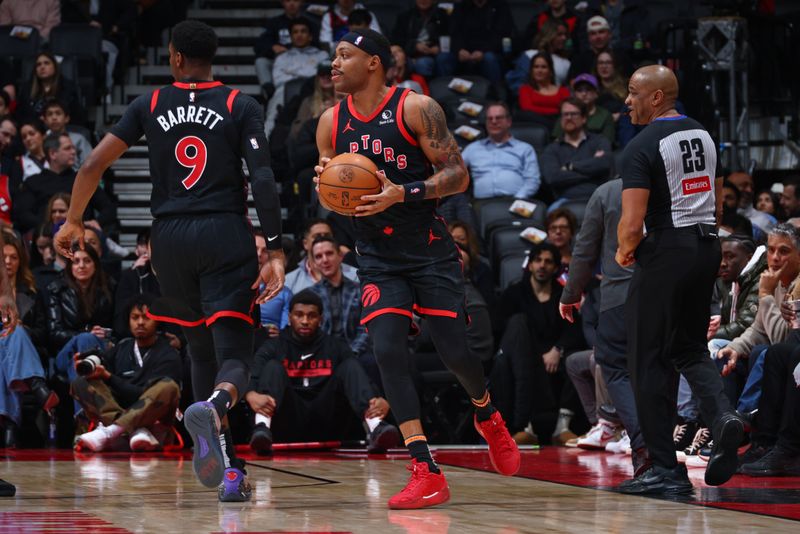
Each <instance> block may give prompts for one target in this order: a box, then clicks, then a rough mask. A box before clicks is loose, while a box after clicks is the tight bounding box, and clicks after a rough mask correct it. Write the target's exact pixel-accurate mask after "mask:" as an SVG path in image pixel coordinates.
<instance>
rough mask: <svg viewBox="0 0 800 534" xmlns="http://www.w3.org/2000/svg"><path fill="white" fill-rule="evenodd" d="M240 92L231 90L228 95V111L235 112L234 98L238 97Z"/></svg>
mask: <svg viewBox="0 0 800 534" xmlns="http://www.w3.org/2000/svg"><path fill="white" fill-rule="evenodd" d="M238 94H239V90H238V89H234V90H233V91H231V94H229V95H228V101H227V102H226V105H227V106H228V113H233V99H234V98H236V95H238Z"/></svg>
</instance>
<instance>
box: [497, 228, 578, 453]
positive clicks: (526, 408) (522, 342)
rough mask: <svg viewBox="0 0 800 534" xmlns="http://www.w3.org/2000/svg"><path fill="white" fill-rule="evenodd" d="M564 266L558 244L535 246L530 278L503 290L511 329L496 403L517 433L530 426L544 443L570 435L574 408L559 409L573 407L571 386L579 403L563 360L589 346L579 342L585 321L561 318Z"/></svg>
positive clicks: (500, 361) (504, 342) (504, 318)
mask: <svg viewBox="0 0 800 534" xmlns="http://www.w3.org/2000/svg"><path fill="white" fill-rule="evenodd" d="M560 264H561V257H560V254H559V252H558V249H557V248H556V247H555V245H552V244H550V243H546V242H542V243H538V244H535V245H533V246H532V247H531V250H530V253H529V254H528V262H527V266H526V276H523V278H522V280H520V281H519V282H517V283H515V284H512V285H510V286H509V287H508V288H506V290H505V291H503V294H502V295H501V296H500V304H499V306H498V312H499V313H500V324H504V325H506V328H505V332H504V333H503V336H502V339H501V342H500V350H501V353H498V356H497V358H496V359H495V364H494V368H493V370H492V378H491V380H490V383H491V384H492V386H493V389H492V390H491V394H492V399H493V402H494V404H495V406H496V407H497V409H498V410H500V412H501V413H502V414H503V418H504V419H505V420H506V421H508V423H507V424H508V430H509V432H510V433H511V435H512V436H514V435H515V434H517V433H519V432H522V431H523V430H524V429H525V428H526V427H527V426H528V423H529V422H530V423H532V429H533V433H534V435H535V436H536V437H537V438H538V442H539V443H541V444H548V443H549V442H550V440H551V436H552V437H557V436H559V435H560V434H561V433H562V432H563V431H565V430H566V429H567V427H568V423H569V419H570V418H571V417H572V415H573V414H574V412H573V411H572V410H570V409H568V408H562V409H561V410H559V405H561V406H565V405H566V404H568V403H565V402H564V400H566V399H567V398H568V395H569V394H568V392H567V391H564V390H565V388H571V392H572V396H573V397H575V399H574V401H575V402H574V404H576V405H577V396H576V395H575V394H574V391H575V390H574V388H572V386H571V384H569V380H568V379H567V376H566V372H565V369H564V364H563V361H562V359H563V358H562V357H563V356H564V355H565V351H569V349H570V348H578V349H580V348H583V347H581V346H580V344H581V343H580V342H579V341H578V342H577V343H576V341H577V340H580V339H581V335H580V333H579V332H578V331H577V330H576V329H579V328H580V321H576V322H575V323H567V322H565V321H562V320H561V317H560V316H559V312H558V302H559V299H560V298H561V292H562V287H561V284H559V283H558V282H557V281H556V277H557V275H558V271H559V266H560ZM576 344H577V345H578V346H575V345H576ZM569 352H571V351H569ZM562 395H563V397H562ZM560 398H561V399H562V401H561V402H559V399H560ZM518 437H519V436H518Z"/></svg>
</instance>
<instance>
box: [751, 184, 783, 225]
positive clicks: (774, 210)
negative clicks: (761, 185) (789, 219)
mask: <svg viewBox="0 0 800 534" xmlns="http://www.w3.org/2000/svg"><path fill="white" fill-rule="evenodd" d="M753 205H754V206H755V208H756V209H757V210H758V211H760V212H763V213H766V214H767V215H772V216H773V217H775V219H776V220H778V221H783V220H784V218H783V217H782V213H781V212H780V210H781V203H780V195H778V194H776V193H773V192H772V191H770V190H769V189H762V190H761V191H759V192H758V194H757V195H756V196H755V198H754V199H753Z"/></svg>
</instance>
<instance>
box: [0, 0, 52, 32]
mask: <svg viewBox="0 0 800 534" xmlns="http://www.w3.org/2000/svg"><path fill="white" fill-rule="evenodd" d="M59 24H61V4H60V2H59V0H3V2H2V3H0V25H3V26H6V25H11V26H31V27H33V28H36V29H37V30H38V32H39V35H41V36H42V38H43V39H44V40H47V39H49V38H50V30H52V29H53V28H55V27H56V26H58V25H59Z"/></svg>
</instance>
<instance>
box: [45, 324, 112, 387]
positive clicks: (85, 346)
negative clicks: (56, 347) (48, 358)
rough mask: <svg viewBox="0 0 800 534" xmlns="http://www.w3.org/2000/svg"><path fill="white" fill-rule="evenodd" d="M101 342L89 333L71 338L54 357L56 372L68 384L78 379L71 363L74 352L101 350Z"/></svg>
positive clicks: (102, 346) (102, 344)
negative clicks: (64, 378) (64, 377)
mask: <svg viewBox="0 0 800 534" xmlns="http://www.w3.org/2000/svg"><path fill="white" fill-rule="evenodd" d="M103 348H104V343H103V341H102V340H101V339H100V338H98V337H97V336H95V335H94V334H90V333H89V332H81V333H80V334H78V335H77V336H75V337H73V338H72V339H70V340H69V341H67V343H66V344H65V345H64V347H62V349H61V350H60V351H59V353H58V355H57V356H56V372H58V373H59V374H61V375H66V377H67V379H68V381H69V383H70V384H72V381H73V380H75V379H76V378H78V374H77V373H76V372H75V365H73V363H72V356H73V355H74V354H75V353H76V352H84V351H87V350H91V349H100V350H103Z"/></svg>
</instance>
